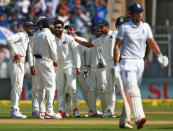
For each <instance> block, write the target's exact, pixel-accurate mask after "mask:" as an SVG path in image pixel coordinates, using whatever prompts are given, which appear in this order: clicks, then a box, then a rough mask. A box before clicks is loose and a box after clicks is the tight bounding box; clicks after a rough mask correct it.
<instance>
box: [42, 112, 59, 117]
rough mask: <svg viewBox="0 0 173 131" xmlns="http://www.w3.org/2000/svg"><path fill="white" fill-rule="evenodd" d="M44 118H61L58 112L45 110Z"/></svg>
mask: <svg viewBox="0 0 173 131" xmlns="http://www.w3.org/2000/svg"><path fill="white" fill-rule="evenodd" d="M45 118H46V119H61V118H62V117H61V115H60V113H58V114H56V113H54V112H46V114H45Z"/></svg>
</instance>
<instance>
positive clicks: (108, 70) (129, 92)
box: [8, 3, 168, 129]
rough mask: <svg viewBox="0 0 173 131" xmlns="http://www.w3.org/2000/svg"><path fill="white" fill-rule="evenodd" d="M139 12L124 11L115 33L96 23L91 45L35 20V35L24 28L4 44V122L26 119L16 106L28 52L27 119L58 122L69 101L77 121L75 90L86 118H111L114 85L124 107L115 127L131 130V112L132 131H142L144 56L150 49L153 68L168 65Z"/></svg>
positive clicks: (58, 24) (134, 8) (72, 30)
mask: <svg viewBox="0 0 173 131" xmlns="http://www.w3.org/2000/svg"><path fill="white" fill-rule="evenodd" d="M142 12H143V8H142V6H141V5H140V4H138V3H133V4H132V5H130V6H129V8H128V15H129V18H128V19H127V17H119V18H118V19H117V22H116V24H115V25H116V27H117V29H118V31H111V30H109V23H108V22H107V21H106V20H102V21H100V22H99V23H98V24H97V25H96V26H95V28H94V31H95V37H96V38H95V39H94V40H92V41H91V42H88V41H87V40H86V39H85V38H82V37H79V36H77V35H76V27H75V25H73V24H70V25H66V26H65V27H64V23H63V22H62V21H60V20H54V21H53V22H50V21H49V20H47V18H46V17H44V16H41V17H39V19H38V21H37V26H38V27H39V29H38V30H37V31H35V32H34V29H35V25H34V23H33V22H32V21H26V22H24V24H23V29H24V31H23V32H18V33H16V34H15V35H14V36H12V37H11V38H9V39H8V46H9V48H10V52H11V60H10V62H9V64H10V70H9V72H10V76H11V84H12V90H11V112H10V117H11V118H26V117H27V116H26V115H23V114H22V113H21V112H20V110H19V106H18V103H19V99H20V94H21V91H22V85H23V77H24V62H25V56H26V51H27V50H28V59H29V65H30V68H31V74H32V117H33V118H40V119H45V118H52V119H60V118H63V117H68V116H71V101H72V103H73V107H72V114H73V115H74V116H75V117H80V113H79V111H78V108H77V102H78V98H77V97H78V94H77V87H80V89H81V91H82V94H83V98H84V100H85V102H86V104H87V106H88V109H89V111H88V114H87V116H88V117H98V116H101V117H116V114H115V112H114V110H115V98H116V96H115V85H116V86H117V88H118V89H119V91H120V94H121V96H122V98H123V101H124V104H123V108H122V114H121V116H120V122H119V127H120V128H127V129H132V128H133V126H132V125H131V124H130V120H131V112H132V113H133V115H134V121H135V123H136V124H137V128H138V129H140V128H142V127H143V125H144V124H145V122H146V117H145V114H144V111H143V107H142V102H141V94H140V90H139V85H140V82H141V79H142V74H143V71H144V58H145V60H146V58H147V57H146V56H148V55H149V52H150V51H149V50H150V49H153V51H154V52H155V53H156V55H157V56H158V62H159V63H160V64H161V65H162V66H163V67H166V66H167V65H168V58H167V57H166V56H163V55H162V54H161V51H160V49H159V47H158V45H157V44H156V42H155V40H154V38H153V35H152V31H151V28H150V26H149V25H148V24H147V23H145V22H143V13H142ZM64 30H65V31H64ZM121 46H122V47H121ZM120 47H121V49H120ZM146 49H147V50H146ZM56 89H57V90H58V101H59V102H58V110H59V112H58V113H57V114H56V113H54V110H53V101H54V95H55V90H56ZM45 94H46V98H47V105H46V107H45ZM97 95H99V96H100V100H101V106H102V112H103V113H100V112H99V111H97V108H96V96H97Z"/></svg>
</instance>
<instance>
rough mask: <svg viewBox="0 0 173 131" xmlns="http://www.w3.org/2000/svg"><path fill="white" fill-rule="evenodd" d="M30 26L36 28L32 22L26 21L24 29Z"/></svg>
mask: <svg viewBox="0 0 173 131" xmlns="http://www.w3.org/2000/svg"><path fill="white" fill-rule="evenodd" d="M30 26H35V24H34V23H33V22H32V21H25V22H24V23H23V27H24V28H27V27H30Z"/></svg>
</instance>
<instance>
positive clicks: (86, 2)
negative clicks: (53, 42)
mask: <svg viewBox="0 0 173 131" xmlns="http://www.w3.org/2000/svg"><path fill="white" fill-rule="evenodd" d="M106 5H107V1H106V0H0V26H3V27H6V28H9V29H10V30H12V31H13V32H18V31H21V30H22V21H23V20H25V19H30V20H33V21H36V20H37V18H38V17H39V16H46V17H48V18H55V17H57V18H58V19H60V20H62V21H63V22H64V23H65V25H66V24H69V23H73V24H75V25H76V26H77V31H78V32H79V33H81V34H83V33H87V32H92V27H93V25H95V24H97V23H98V21H100V20H104V19H105V18H106Z"/></svg>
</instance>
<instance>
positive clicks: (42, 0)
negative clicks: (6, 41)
mask: <svg viewBox="0 0 173 131" xmlns="http://www.w3.org/2000/svg"><path fill="white" fill-rule="evenodd" d="M106 7H107V0H0V26H2V27H5V28H8V29H9V30H11V31H12V32H14V33H16V32H20V31H22V30H23V28H22V24H23V21H24V20H26V19H30V20H32V21H34V22H36V21H37V19H38V17H39V16H46V17H47V18H49V19H50V20H51V19H54V18H58V19H60V20H62V21H63V22H64V24H65V25H69V24H70V23H72V24H74V25H75V26H76V28H77V33H78V35H81V36H83V37H85V38H87V39H89V38H90V36H91V34H92V32H93V27H94V25H95V24H97V23H98V22H99V21H100V20H104V19H106V14H107V11H106ZM9 56H10V55H9V51H8V49H6V48H4V47H2V46H1V43H0V78H6V77H9V75H8V71H7V68H8V66H7V63H8V59H9ZM26 75H27V74H26Z"/></svg>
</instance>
